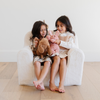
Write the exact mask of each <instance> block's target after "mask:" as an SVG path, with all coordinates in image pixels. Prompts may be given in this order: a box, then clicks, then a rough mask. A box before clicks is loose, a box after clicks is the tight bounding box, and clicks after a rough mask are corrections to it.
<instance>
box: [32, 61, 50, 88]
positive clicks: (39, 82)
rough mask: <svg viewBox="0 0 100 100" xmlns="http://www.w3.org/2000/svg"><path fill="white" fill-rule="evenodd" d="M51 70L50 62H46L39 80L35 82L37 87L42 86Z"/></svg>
mask: <svg viewBox="0 0 100 100" xmlns="http://www.w3.org/2000/svg"><path fill="white" fill-rule="evenodd" d="M49 68H50V61H46V62H44V67H43V69H42V71H41V74H40V77H39V79H38V80H37V81H34V82H33V83H34V85H35V87H37V86H38V85H40V84H41V83H42V82H43V80H44V78H45V77H46V75H47V73H48V71H49Z"/></svg>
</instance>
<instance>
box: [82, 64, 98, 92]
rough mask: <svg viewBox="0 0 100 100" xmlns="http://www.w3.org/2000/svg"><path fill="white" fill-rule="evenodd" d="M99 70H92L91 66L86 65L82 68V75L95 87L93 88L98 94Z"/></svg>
mask: <svg viewBox="0 0 100 100" xmlns="http://www.w3.org/2000/svg"><path fill="white" fill-rule="evenodd" d="M99 72H100V70H98V71H96V70H94V68H93V66H92V65H91V64H86V65H85V67H84V73H85V74H86V76H87V77H88V79H89V80H90V81H91V83H92V84H93V85H94V86H95V88H96V89H97V90H98V91H99V92H100V74H99Z"/></svg>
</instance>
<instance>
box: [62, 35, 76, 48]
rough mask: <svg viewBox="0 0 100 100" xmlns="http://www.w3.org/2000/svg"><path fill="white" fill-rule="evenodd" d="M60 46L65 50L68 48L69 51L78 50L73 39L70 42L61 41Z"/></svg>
mask: <svg viewBox="0 0 100 100" xmlns="http://www.w3.org/2000/svg"><path fill="white" fill-rule="evenodd" d="M60 46H61V47H64V48H67V49H70V48H76V47H77V46H76V45H75V42H74V38H73V37H70V38H69V41H68V42H65V41H62V40H61V43H60Z"/></svg>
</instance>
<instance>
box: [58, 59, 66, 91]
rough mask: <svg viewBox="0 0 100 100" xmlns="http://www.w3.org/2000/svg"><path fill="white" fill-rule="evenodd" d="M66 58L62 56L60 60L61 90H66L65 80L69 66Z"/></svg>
mask: <svg viewBox="0 0 100 100" xmlns="http://www.w3.org/2000/svg"><path fill="white" fill-rule="evenodd" d="M66 61H67V60H66V58H62V59H61V60H60V68H59V76H60V83H59V92H62V93H63V92H65V89H64V81H65V76H66V72H67V67H66V65H67V64H66V63H67V62H66Z"/></svg>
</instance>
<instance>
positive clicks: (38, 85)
mask: <svg viewBox="0 0 100 100" xmlns="http://www.w3.org/2000/svg"><path fill="white" fill-rule="evenodd" d="M33 84H34V86H35V87H36V89H38V90H42V91H43V90H45V88H44V84H43V83H41V82H40V81H33Z"/></svg>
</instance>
